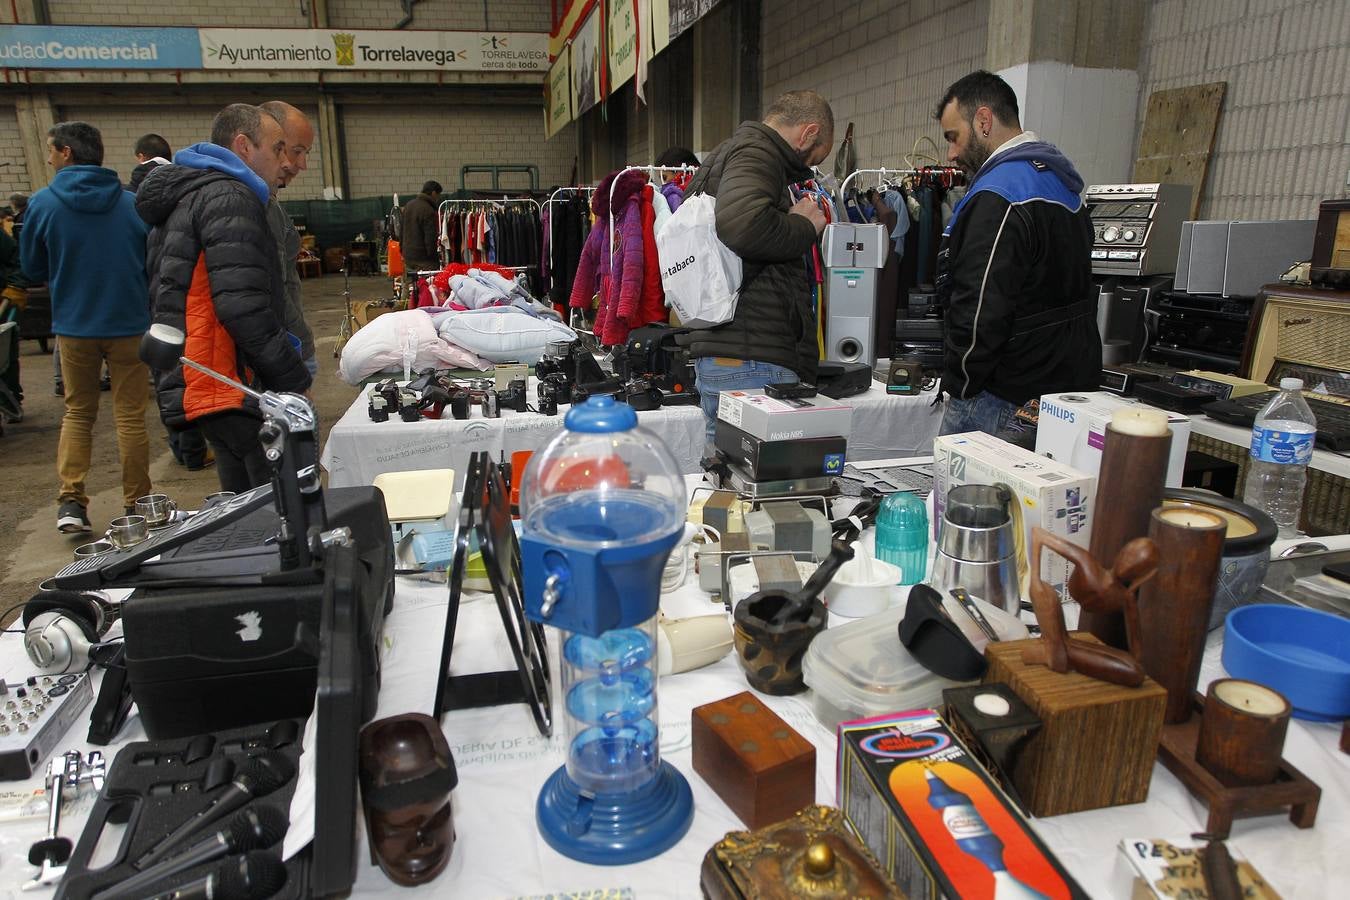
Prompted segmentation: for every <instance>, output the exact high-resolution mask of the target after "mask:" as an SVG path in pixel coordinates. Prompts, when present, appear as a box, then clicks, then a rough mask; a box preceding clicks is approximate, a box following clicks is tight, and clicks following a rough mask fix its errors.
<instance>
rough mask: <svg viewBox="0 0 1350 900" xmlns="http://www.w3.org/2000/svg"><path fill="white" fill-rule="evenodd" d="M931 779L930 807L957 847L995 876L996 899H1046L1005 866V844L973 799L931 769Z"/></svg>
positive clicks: (927, 771)
mask: <svg viewBox="0 0 1350 900" xmlns="http://www.w3.org/2000/svg"><path fill="white" fill-rule="evenodd" d="M924 777H925V778H927V779H928V805H929V806H931V807H933V809H935V810H937V811H938V812H939V813H941V814H942V824H943V825H945V826H947V833H948V834H950V835H951V836H952V839H953V840H954V841H956V846H957V847H959V848H961V850H962V851H964V852H965V853H966V854H967V855H969V856H973V857H974V858H975V859H977V860H979V861H980V862H981V863H983V864H984V867H985V868H986V869H988V870H989V871H990V873H991V874H992V875H993V876H994V893H993V896H994V898H995V900H1046V897H1045V895H1044V894H1042V893H1040V892H1039V891H1036V890H1033V889H1031V888H1029V887H1027V886H1026V885H1025V884H1022V883H1021V882H1020V881H1018V880H1017V879H1016V878H1014V877H1013V876H1012V873H1011V872H1009V871H1008V868H1007V866H1005V865H1004V864H1003V842H1002V841H1000V840H999V839H998V836H997V835H995V834H994V833H993V832H992V831H990V830H989V826H988V825H986V824H985V822H984V819H982V818H981V817H980V814H979V812H978V811H977V810H976V809H975V805H974V804H973V803H971V802H970V798H969V797H967V796H966V795H965V794H963V793H961V792H960V791H956V790H953V789H952V788H951V787H949V786H948V785H947V783H946V782H945V781H943V780H942V779H941V778H940V777H938V775H937V773H936V772H934V771H933V770H932V769H928V770H926V771H925V772H924Z"/></svg>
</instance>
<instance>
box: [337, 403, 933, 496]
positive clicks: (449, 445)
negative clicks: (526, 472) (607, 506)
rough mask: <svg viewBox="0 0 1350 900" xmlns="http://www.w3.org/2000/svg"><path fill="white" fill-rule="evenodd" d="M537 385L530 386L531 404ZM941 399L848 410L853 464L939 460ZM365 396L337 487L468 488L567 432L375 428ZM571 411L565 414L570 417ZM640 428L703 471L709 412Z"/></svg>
mask: <svg viewBox="0 0 1350 900" xmlns="http://www.w3.org/2000/svg"><path fill="white" fill-rule="evenodd" d="M534 385H535V381H534V379H533V378H531V379H530V388H529V390H530V398H531V401H530V402H531V404H533V403H534V402H535V400H534V398H535V392H534ZM933 399H934V394H933V393H932V392H931V391H930V392H928V393H924V394H919V395H917V396H913V397H892V396H889V395H888V394H887V393H886V391H885V389H884V388H883V387H882V386H881V385H880V384H878V383H876V382H873V384H872V388H871V390H869V391H867V392H866V393H864V394H859V395H858V396H856V397H848V398H846V399H845V400H844V401H843V402H845V403H847V404H849V405H850V406H852V407H854V414H853V424H852V434H850V435H849V439H848V458H849V459H850V460H853V461H863V460H874V459H884V458H887V457H894V456H919V455H924V454H928V453H932V446H933V438H934V437H935V436H936V435H937V431H938V426H939V425H940V424H941V422H942V407H941V406H940V405H939V406H934V405H933ZM368 402H369V401H368V399H367V397H366V394H365V392H364V391H363V392H361V393H360V394H358V395H357V397H356V399H355V400H353V401H352V405H351V406H350V407H348V408H347V411H346V412H345V413H343V414H342V418H341V419H339V420H338V421H337V423H336V424H335V425H334V426H333V429H332V431H331V432H330V433H329V435H328V441H327V442H326V443H325V444H324V448H323V455H322V457H321V459H320V461H321V462H322V464H323V467H324V468H325V469H326V470H327V471H328V484H329V486H330V487H351V486H353V485H362V484H371V483H372V482H374V480H375V476H376V475H380V474H382V473H384V472H407V471H413V470H417V469H441V468H453V469H454V470H455V473H456V480H457V483H458V484H463V471H464V466H465V464H466V463H467V462H468V459H469V455H470V454H471V453H473V452H474V451H475V450H486V451H488V452H489V453H491V454H492V458H493V459H498V458H499V455H500V454H501V453H503V452H505V454H506V456H507V457H508V458H509V457H510V455H511V454H512V453H513V452H514V451H516V450H537V449H539V448H540V447H542V446H544V444H546V443H547V442H548V441H549V440H550V439H551V438H552V437H553V435H554V434H556V433H557V431H558V429H560V428H561V427H562V419H561V417H560V416H543V415H539V414H538V413H518V412H515V411H512V410H507V411H505V412H503V413H502V416H501V418H499V419H485V418H482V417H481V413H480V412H479V410H478V408H477V407H473V408H472V415H471V416H470V418H468V419H439V420H436V419H422V420H420V421H418V422H404V421H402V420H400V419H399V418H398V416H397V415H394V416H392V417H391V418H390V419H389V421H387V422H372V421H371V420H370V416H369V414H368V413H367V411H366V410H367V406H368ZM567 409H568V407H566V406H564V407H562V408H561V412H562V413H564V414H565V413H566V411H567ZM638 423H639V424H640V425H641V426H642V427H643V428H646V429H648V430H650V431H652V432H654V433H655V434H656V435H657V436H658V437H659V438H661V440H663V441H664V442H665V444H666V447H667V448H668V449H669V450H670V452H671V454H672V455H673V456H674V457H675V461H676V462H677V463H679V464H680V467H681V470H682V471H683V472H684V473H686V474H688V473H692V472H697V471H699V459H700V458H701V457H702V456H703V445H704V430H703V411H702V410H701V409H700V408H699V407H698V405H696V404H695V405H693V406H667V407H662V408H660V409H654V410H650V411H647V412H640V413H638Z"/></svg>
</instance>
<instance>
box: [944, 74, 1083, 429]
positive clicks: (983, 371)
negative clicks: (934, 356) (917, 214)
mask: <svg viewBox="0 0 1350 900" xmlns="http://www.w3.org/2000/svg"><path fill="white" fill-rule="evenodd" d="M934 118H935V119H937V120H938V122H939V123H940V124H941V126H942V136H943V137H944V138H945V139H946V140H947V147H948V151H947V158H948V160H949V161H950V162H953V163H955V164H956V165H958V166H960V167H961V168H962V169H963V170H964V171H965V172H966V175H967V176H968V177H969V178H970V179H971V180H970V187H969V189H968V190H967V191H966V195H965V196H964V197H962V198H961V200H960V201H959V202H958V203H957V204H956V208H955V209H954V210H953V212H952V217H951V220H950V221H949V222H948V224H947V227H946V229H945V230H944V231H943V235H942V246H941V248H940V249H939V251H938V291H939V293H940V294H941V295H942V297H943V302H944V305H945V307H946V347H945V353H944V362H943V372H942V391H943V393H945V394H946V395H947V401H946V402H947V407H946V410H945V411H944V414H943V418H942V433H943V434H953V433H958V432H965V431H985V432H988V433H989V434H996V433H998V432H999V431H1001V430H1003V429H1004V428H1005V427H1006V426H1007V425H1008V424H1009V423H1010V422H1011V421H1012V417H1013V414H1014V413H1015V412H1016V411H1017V408H1018V407H1019V406H1021V405H1022V404H1023V403H1025V402H1027V401H1028V400H1031V399H1032V398H1035V397H1039V396H1040V395H1041V394H1046V393H1055V392H1059V391H1078V390H1081V391H1090V390H1094V389H1096V387H1097V384H1098V382H1099V381H1100V378H1101V367H1102V344H1101V338H1100V336H1099V335H1098V333H1097V298H1096V291H1095V290H1094V289H1093V285H1092V259H1091V249H1092V222H1091V220H1090V219H1089V218H1088V212H1087V207H1086V206H1085V205H1084V204H1083V201H1082V199H1081V198H1080V197H1079V192H1080V191H1082V190H1083V179H1082V178H1081V177H1080V176H1079V174H1078V172H1077V171H1076V170H1075V169H1074V167H1073V163H1071V162H1069V160H1068V159H1067V158H1066V157H1065V156H1064V154H1062V153H1060V152H1059V150H1057V149H1056V148H1055V147H1054V146H1052V145H1051V144H1047V143H1045V142H1044V141H1041V140H1039V139H1038V138H1037V137H1036V135H1035V134H1033V133H1032V132H1030V131H1023V130H1022V126H1021V123H1020V122H1019V120H1018V113H1017V95H1016V94H1015V93H1013V90H1012V88H1011V87H1009V86H1008V83H1007V82H1005V81H1004V80H1003V79H1002V78H999V77H998V76H997V75H994V74H991V73H989V72H983V71H981V72H973V73H971V74H970V75H967V76H966V77H964V78H962V79H961V80H959V81H957V82H956V83H955V84H953V85H952V86H951V87H950V88H948V89H947V93H946V95H944V96H943V98H942V101H941V102H940V103H938V106H937V110H936V112H935V113H934Z"/></svg>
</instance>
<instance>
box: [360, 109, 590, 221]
mask: <svg viewBox="0 0 1350 900" xmlns="http://www.w3.org/2000/svg"><path fill="white" fill-rule="evenodd" d="M342 126H343V133H344V135H345V136H346V147H347V170H348V173H349V177H350V179H351V184H350V188H351V190H350V194H349V196H351V197H353V198H356V197H371V196H377V195H384V194H390V193H393V192H394V191H398V192H400V193H406V192H408V191H410V190H416V189H417V188H418V187H420V186H421V185H422V183H423V182H424V181H426V180H427V179H429V178H434V179H435V180H437V181H439V182H440V183H441V185H442V186H444V187H445V189H446V190H447V191H453V190H456V189H457V188H458V187H459V168H460V166H462V165H481V164H494V163H495V164H500V165H507V164H534V165H536V166H538V167H539V184H540V187H541V188H542V187H547V186H549V185H551V184H561V183H563V181H564V180H565V179H566V178H567V174H568V172H569V171H570V169H571V165H572V156H573V146H574V144H573V138H572V137H571V131H570V128H569V129H565V130H564V131H562V132H560V133H559V134H557V135H555V136H554V138H553V139H552V140H550V141H545V140H544V122H543V115H542V113H541V112H540V109H539V107H537V106H495V107H487V106H444V107H437V108H434V109H430V110H429V109H428V108H427V107H426V106H425V105H422V106H413V105H406V106H405V105H401V104H387V105H382V106H364V105H347V106H344V107H343V108H342ZM488 179H489V176H477V177H475V178H473V179H471V181H470V183H469V186H470V187H474V186H485V185H487V184H489V183H490V181H489V180H488ZM502 183H503V185H508V186H511V187H515V186H517V185H524V184H528V182H527V181H525V180H524V177H523V176H514V177H512V176H503V179H502Z"/></svg>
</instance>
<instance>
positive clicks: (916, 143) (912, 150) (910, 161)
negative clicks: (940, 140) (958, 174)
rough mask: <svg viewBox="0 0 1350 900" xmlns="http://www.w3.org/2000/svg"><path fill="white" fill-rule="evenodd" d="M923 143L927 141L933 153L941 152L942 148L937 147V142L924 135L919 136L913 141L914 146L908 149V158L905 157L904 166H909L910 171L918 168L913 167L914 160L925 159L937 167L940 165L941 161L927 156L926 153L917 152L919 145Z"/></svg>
mask: <svg viewBox="0 0 1350 900" xmlns="http://www.w3.org/2000/svg"><path fill="white" fill-rule="evenodd" d="M924 141H927V142H928V143H929V144H931V145H932V147H933V152H934V153H941V152H942V148H940V147H939V146H938V145H937V141H935V140H933V139H932V138H930V137H929V136H928V135H926V134H925V135H920V136H919V137H918V138H916V139H915V141H914V146H913V147H911V148H910V151H909V156H906V157H905V165H907V166H909V167H910V168H911V169H917V168H919V167H918V166H916V165H914V160H915V159H927V160H931V161H932V162H933V163H934V164H935V165H939V166H940V165H942V160H940V159H938V158H937V157H936V156H929V155H928V154H927V153H920V152H919V144H921V143H923V142H924Z"/></svg>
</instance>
